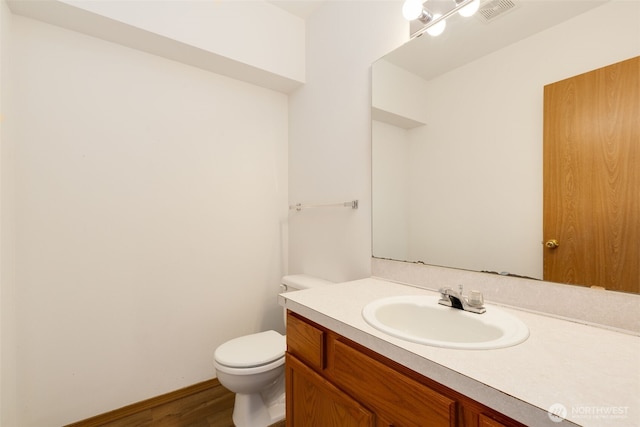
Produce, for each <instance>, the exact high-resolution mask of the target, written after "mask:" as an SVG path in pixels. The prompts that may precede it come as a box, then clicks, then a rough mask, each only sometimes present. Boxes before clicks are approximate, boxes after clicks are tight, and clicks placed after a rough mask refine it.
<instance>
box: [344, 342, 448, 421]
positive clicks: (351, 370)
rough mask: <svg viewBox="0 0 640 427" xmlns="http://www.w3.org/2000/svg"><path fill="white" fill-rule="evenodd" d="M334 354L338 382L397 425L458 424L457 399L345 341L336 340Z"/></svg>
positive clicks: (363, 402)
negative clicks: (439, 391) (408, 375)
mask: <svg viewBox="0 0 640 427" xmlns="http://www.w3.org/2000/svg"><path fill="white" fill-rule="evenodd" d="M333 357H334V363H333V364H332V366H333V370H334V375H335V382H336V385H337V386H338V387H340V388H342V389H343V390H345V391H346V392H348V393H349V394H351V395H352V396H358V400H360V402H361V403H362V404H364V405H365V406H367V407H369V408H371V409H372V410H373V411H374V412H375V413H377V414H379V415H380V416H382V417H384V419H386V420H391V421H392V422H393V425H394V426H396V427H401V426H419V427H450V426H455V425H457V423H456V401H455V400H453V399H450V398H448V397H446V396H444V395H442V394H440V393H438V392H436V391H435V390H432V389H431V388H429V387H427V386H425V385H424V384H421V383H419V382H417V381H415V380H413V379H411V378H409V377H407V376H405V375H403V374H401V373H399V372H398V371H396V370H394V369H393V368H390V367H388V366H385V365H384V364H382V363H380V362H378V361H377V360H374V359H372V358H370V357H369V356H367V355H365V354H363V353H360V352H359V351H358V350H356V349H354V348H352V347H350V346H349V345H347V344H345V343H343V342H340V341H337V340H336V341H335V344H334V348H333Z"/></svg>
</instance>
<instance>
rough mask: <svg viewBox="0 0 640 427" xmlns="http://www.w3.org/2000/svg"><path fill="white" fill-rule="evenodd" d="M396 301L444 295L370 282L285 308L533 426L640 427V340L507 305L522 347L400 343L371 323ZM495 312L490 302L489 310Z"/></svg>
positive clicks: (302, 295) (303, 296)
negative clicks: (367, 316) (375, 304)
mask: <svg viewBox="0 0 640 427" xmlns="http://www.w3.org/2000/svg"><path fill="white" fill-rule="evenodd" d="M395 295H436V293H434V292H431V291H428V290H425V289H421V288H416V287H411V286H407V285H401V284H397V283H393V282H388V281H385V280H380V279H374V278H368V279H362V280H357V281H353V282H346V283H339V284H335V285H329V286H322V287H316V288H312V289H307V290H304V291H295V292H288V293H286V294H281V295H280V297H279V301H280V304H281V305H283V306H285V307H286V308H288V309H289V310H292V311H294V312H296V313H298V314H300V315H302V316H304V317H306V318H308V319H310V320H312V321H314V322H316V323H318V324H320V325H322V326H324V327H326V328H328V329H331V330H333V331H335V332H337V333H339V334H341V335H343V336H345V337H347V338H349V339H351V340H353V341H355V342H357V343H359V344H362V345H364V346H366V347H368V348H370V349H372V350H374V351H375V352H377V353H379V354H382V355H384V356H386V357H388V358H390V359H392V360H394V361H396V362H398V363H401V364H402V365H404V366H406V367H408V368H410V369H412V370H414V371H416V372H418V373H420V374H422V375H424V376H427V377H429V378H432V379H433V380H435V381H437V382H439V383H441V384H443V385H445V386H447V387H449V388H451V389H453V390H456V391H458V392H460V393H462V394H464V395H466V396H469V397H470V398H472V399H474V400H476V401H478V402H480V403H483V404H485V405H486V406H488V407H491V408H493V409H495V410H497V411H499V412H501V413H503V414H505V415H507V416H509V417H511V418H513V419H515V420H518V421H520V422H522V423H524V424H527V425H529V426H536V427H537V426H544V425H548V426H566V425H572V424H571V423H573V424H575V425H579V426H585V427H590V426H594V427H604V426H620V427H621V426H625V427H634V426H640V337H637V336H633V335H627V334H624V333H620V332H615V331H611V330H607V329H602V328H598V327H594V326H589V325H584V324H580V323H574V322H571V321H567V320H562V319H557V318H553V317H549V316H544V315H540V314H534V313H530V312H526V311H521V310H516V309H512V308H508V307H504V306H500V309H502V310H504V311H506V312H508V313H510V314H512V315H514V316H516V317H518V318H519V319H520V320H522V321H523V322H524V323H525V324H526V325H527V326H528V327H529V332H530V335H529V338H528V339H527V340H526V341H525V342H523V343H522V344H519V345H516V346H514V347H508V348H502V349H496V350H455V349H446V348H438V347H430V346H426V345H422V344H415V343H412V342H408V341H404V340H401V339H398V338H394V337H392V336H390V335H387V334H385V333H383V332H380V331H378V330H377V329H374V328H373V327H371V326H369V324H368V323H366V322H365V321H364V319H363V318H362V315H361V311H362V308H363V307H364V306H365V305H366V304H368V303H369V302H371V301H373V300H376V299H378V298H384V297H388V296H395ZM491 306H492V304H491V302H490V301H488V302H487V303H486V307H487V310H490V309H491ZM560 405H562V406H560ZM562 407H564V409H566V413H567V414H566V416H565V418H566V419H565V421H564V422H562V423H560V422H556V421H552V419H551V417H550V416H549V413H548V411H549V409H550V408H553V410H554V412H555V411H556V410H557V409H558V408H562ZM556 420H557V418H556ZM568 421H570V422H568Z"/></svg>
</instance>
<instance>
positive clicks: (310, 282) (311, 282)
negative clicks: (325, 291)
mask: <svg viewBox="0 0 640 427" xmlns="http://www.w3.org/2000/svg"><path fill="white" fill-rule="evenodd" d="M331 284H333V282H330V281H328V280H324V279H319V278H317V277H313V276H309V275H306V274H292V275H290V276H284V277H283V278H282V285H281V288H282V292H290V291H301V290H303V289H309V288H315V287H316V286H325V285H331Z"/></svg>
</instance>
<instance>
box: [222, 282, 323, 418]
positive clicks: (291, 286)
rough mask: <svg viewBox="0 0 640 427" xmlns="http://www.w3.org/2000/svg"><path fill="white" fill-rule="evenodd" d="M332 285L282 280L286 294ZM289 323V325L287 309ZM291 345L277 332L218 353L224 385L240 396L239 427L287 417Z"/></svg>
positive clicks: (243, 339) (253, 337)
mask: <svg viewBox="0 0 640 427" xmlns="http://www.w3.org/2000/svg"><path fill="white" fill-rule="evenodd" d="M328 284H331V282H328V281H326V280H322V279H318V278H315V277H311V276H307V275H304V274H299V275H292V276H285V277H283V278H282V291H283V292H289V291H295V290H302V289H308V288H312V287H315V286H323V285H328ZM284 311H285V322H286V309H285V310H284ZM286 349H287V342H286V338H285V336H284V335H281V334H280V333H278V332H276V331H266V332H259V333H257V334H251V335H245V336H242V337H238V338H234V339H232V340H230V341H227V342H226V343H224V344H222V345H220V346H219V347H218V348H217V349H216V351H215V353H214V362H213V364H214V366H215V368H216V374H217V377H218V381H220V384H222V385H223V386H225V387H226V388H227V389H229V390H230V391H232V392H234V393H236V401H235V406H234V408H233V423H234V424H235V426H236V427H266V426H269V425H271V424H273V423H276V422H278V421H282V420H283V419H284V416H285V395H284V352H285V351H286Z"/></svg>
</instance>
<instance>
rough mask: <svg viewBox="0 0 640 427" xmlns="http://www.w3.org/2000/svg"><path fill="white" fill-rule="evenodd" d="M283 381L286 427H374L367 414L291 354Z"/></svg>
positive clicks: (288, 355)
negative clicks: (284, 383) (284, 385)
mask: <svg viewBox="0 0 640 427" xmlns="http://www.w3.org/2000/svg"><path fill="white" fill-rule="evenodd" d="M286 380H287V390H286V392H287V394H286V396H287V416H286V420H287V421H286V422H287V427H318V426H322V427H374V422H375V417H374V415H373V414H372V413H371V412H370V411H369V410H367V409H366V408H365V407H363V406H362V405H360V404H359V403H358V402H356V401H355V400H353V399H352V398H351V397H349V396H348V395H346V394H345V393H344V392H342V391H341V390H339V389H338V388H336V387H335V386H334V385H333V384H331V383H330V382H328V381H327V380H325V379H324V378H322V377H321V376H320V375H318V374H317V373H315V372H314V371H313V370H312V369H310V368H309V367H307V366H306V365H305V364H303V363H302V362H300V361H299V360H298V359H296V358H295V357H294V356H292V355H290V354H287V359H286ZM294 397H295V398H294Z"/></svg>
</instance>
